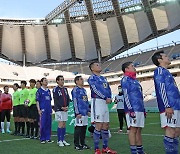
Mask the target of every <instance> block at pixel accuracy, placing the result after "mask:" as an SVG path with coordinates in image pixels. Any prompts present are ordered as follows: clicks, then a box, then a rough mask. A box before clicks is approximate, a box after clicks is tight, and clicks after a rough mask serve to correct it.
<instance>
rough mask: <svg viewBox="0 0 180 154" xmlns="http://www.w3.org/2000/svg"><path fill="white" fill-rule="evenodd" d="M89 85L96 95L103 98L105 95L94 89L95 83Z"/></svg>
mask: <svg viewBox="0 0 180 154" xmlns="http://www.w3.org/2000/svg"><path fill="white" fill-rule="evenodd" d="M91 87H92V89H93V91H94V92H95V93H96V94H97V95H98V96H100V97H101V98H105V96H104V95H103V94H102V93H101V92H99V91H98V90H97V89H96V86H95V85H91Z"/></svg>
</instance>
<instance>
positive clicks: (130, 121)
mask: <svg viewBox="0 0 180 154" xmlns="http://www.w3.org/2000/svg"><path fill="white" fill-rule="evenodd" d="M135 115H136V117H135V118H131V117H130V116H129V113H126V121H127V126H128V128H130V127H141V128H144V121H145V117H144V112H135Z"/></svg>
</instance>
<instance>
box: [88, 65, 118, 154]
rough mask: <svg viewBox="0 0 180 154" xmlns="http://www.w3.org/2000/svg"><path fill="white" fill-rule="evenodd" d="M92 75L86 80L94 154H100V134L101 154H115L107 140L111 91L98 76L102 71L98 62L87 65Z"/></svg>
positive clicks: (101, 77) (105, 81)
mask: <svg viewBox="0 0 180 154" xmlns="http://www.w3.org/2000/svg"><path fill="white" fill-rule="evenodd" d="M89 68H90V70H91V72H92V75H91V76H90V77H89V79H88V83H89V86H90V89H91V97H92V103H91V122H95V123H96V125H95V130H94V133H93V140H94V149H95V154H101V150H100V149H99V141H100V135H101V134H102V140H103V149H102V153H111V154H116V153H117V152H116V151H113V150H111V149H110V148H109V147H108V139H109V131H108V129H109V110H108V104H109V103H111V102H112V100H111V89H110V86H109V84H108V82H107V80H106V79H105V78H104V77H103V76H101V75H100V72H101V71H102V69H101V66H100V64H99V63H98V62H92V63H90V65H89Z"/></svg>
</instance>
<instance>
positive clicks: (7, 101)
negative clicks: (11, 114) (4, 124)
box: [0, 93, 12, 110]
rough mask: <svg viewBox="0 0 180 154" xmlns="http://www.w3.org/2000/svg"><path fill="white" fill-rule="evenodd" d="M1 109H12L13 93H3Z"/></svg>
mask: <svg viewBox="0 0 180 154" xmlns="http://www.w3.org/2000/svg"><path fill="white" fill-rule="evenodd" d="M0 106H1V110H12V97H11V94H5V93H2V94H1V105H0Z"/></svg>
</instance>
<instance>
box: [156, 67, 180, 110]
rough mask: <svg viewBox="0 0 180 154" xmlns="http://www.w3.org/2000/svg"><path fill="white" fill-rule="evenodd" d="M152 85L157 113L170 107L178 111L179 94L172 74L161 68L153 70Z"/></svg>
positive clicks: (179, 108)
mask: <svg viewBox="0 0 180 154" xmlns="http://www.w3.org/2000/svg"><path fill="white" fill-rule="evenodd" d="M154 84H155V90H156V98H157V102H158V108H159V111H160V112H161V113H162V112H164V111H165V108H168V107H171V108H173V109H174V110H180V92H179V90H178V87H177V85H176V83H175V80H174V78H173V76H172V74H171V73H170V72H169V71H168V70H167V69H166V68H163V67H157V68H156V69H155V70H154Z"/></svg>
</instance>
